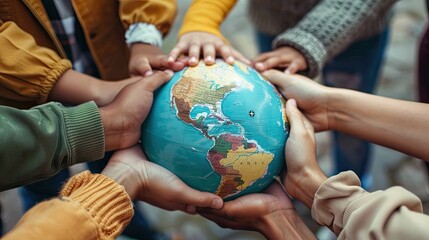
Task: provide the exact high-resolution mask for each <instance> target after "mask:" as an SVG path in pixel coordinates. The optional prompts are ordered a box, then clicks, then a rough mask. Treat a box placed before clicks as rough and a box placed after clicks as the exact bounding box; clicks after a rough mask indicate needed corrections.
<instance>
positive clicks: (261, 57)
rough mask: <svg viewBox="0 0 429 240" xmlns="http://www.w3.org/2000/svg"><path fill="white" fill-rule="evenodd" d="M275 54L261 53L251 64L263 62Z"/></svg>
mask: <svg viewBox="0 0 429 240" xmlns="http://www.w3.org/2000/svg"><path fill="white" fill-rule="evenodd" d="M275 55H276V54H275V53H274V52H272V51H271V52H265V53H261V54H259V55H258V56H256V57H255V58H254V59H253V62H264V61H265V60H267V59H268V58H270V57H273V56H275Z"/></svg>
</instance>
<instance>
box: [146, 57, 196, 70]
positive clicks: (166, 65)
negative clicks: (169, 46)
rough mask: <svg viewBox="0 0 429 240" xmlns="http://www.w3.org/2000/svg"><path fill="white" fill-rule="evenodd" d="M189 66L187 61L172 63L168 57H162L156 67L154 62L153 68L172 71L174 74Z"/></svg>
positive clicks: (178, 60)
mask: <svg viewBox="0 0 429 240" xmlns="http://www.w3.org/2000/svg"><path fill="white" fill-rule="evenodd" d="M186 64H187V61H182V60H180V58H179V59H177V60H176V61H173V62H170V61H168V57H167V56H160V57H159V58H158V59H157V61H156V65H154V63H153V62H152V67H154V68H157V69H171V70H172V71H174V72H177V71H180V70H182V69H183V68H184V67H185V66H186Z"/></svg>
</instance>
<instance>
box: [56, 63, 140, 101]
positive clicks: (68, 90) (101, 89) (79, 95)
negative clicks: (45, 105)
mask: <svg viewBox="0 0 429 240" xmlns="http://www.w3.org/2000/svg"><path fill="white" fill-rule="evenodd" d="M133 82H135V79H126V80H121V81H113V82H109V81H105V80H100V79H97V78H94V77H92V76H89V75H86V74H83V73H80V72H77V71H74V70H68V71H67V72H65V73H64V74H63V75H62V76H61V77H60V79H59V80H58V81H57V83H56V84H55V86H54V87H53V89H52V91H51V92H50V94H49V100H50V101H57V102H61V103H66V104H71V105H76V104H81V103H84V102H88V101H94V102H95V103H96V104H97V105H98V106H104V105H106V104H109V103H110V102H111V101H112V100H113V99H114V98H115V97H116V95H117V94H118V93H119V92H120V91H121V89H122V88H123V87H125V86H126V85H128V84H130V83H133Z"/></svg>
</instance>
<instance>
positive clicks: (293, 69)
mask: <svg viewBox="0 0 429 240" xmlns="http://www.w3.org/2000/svg"><path fill="white" fill-rule="evenodd" d="M298 70H300V69H299V64H298V63H297V62H292V63H291V64H289V66H288V67H287V68H286V70H285V73H286V74H294V73H296V72H298Z"/></svg>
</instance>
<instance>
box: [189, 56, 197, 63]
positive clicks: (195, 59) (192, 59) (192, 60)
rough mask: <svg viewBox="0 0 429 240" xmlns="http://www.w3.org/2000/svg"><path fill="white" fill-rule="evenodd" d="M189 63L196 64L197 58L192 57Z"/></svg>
mask: <svg viewBox="0 0 429 240" xmlns="http://www.w3.org/2000/svg"><path fill="white" fill-rule="evenodd" d="M189 62H192V63H196V62H197V58H196V57H194V56H193V57H191V58H190V59H189Z"/></svg>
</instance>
